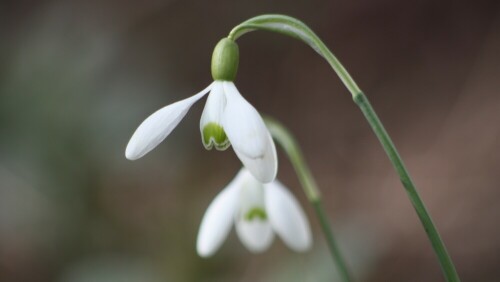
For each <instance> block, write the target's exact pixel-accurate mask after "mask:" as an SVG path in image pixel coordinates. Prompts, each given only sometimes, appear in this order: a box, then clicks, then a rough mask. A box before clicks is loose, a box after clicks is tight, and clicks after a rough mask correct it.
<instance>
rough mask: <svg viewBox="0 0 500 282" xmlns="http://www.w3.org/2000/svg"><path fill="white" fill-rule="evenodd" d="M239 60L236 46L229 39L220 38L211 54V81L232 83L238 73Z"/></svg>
mask: <svg viewBox="0 0 500 282" xmlns="http://www.w3.org/2000/svg"><path fill="white" fill-rule="evenodd" d="M239 60H240V52H239V50H238V45H237V44H236V43H235V42H234V41H233V40H231V39H229V38H222V39H221V40H220V41H219V43H217V45H216V46H215V49H214V52H213V54H212V77H213V79H214V80H227V81H234V79H235V78H236V73H237V72H238V63H239Z"/></svg>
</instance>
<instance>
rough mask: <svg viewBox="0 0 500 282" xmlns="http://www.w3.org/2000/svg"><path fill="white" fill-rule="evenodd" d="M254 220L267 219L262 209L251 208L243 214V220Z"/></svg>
mask: <svg viewBox="0 0 500 282" xmlns="http://www.w3.org/2000/svg"><path fill="white" fill-rule="evenodd" d="M255 218H259V219H260V220H266V219H267V213H266V211H265V210H263V209H262V208H257V207H256V208H252V209H251V210H249V211H248V212H247V213H246V214H245V220H247V221H252V220H253V219H255Z"/></svg>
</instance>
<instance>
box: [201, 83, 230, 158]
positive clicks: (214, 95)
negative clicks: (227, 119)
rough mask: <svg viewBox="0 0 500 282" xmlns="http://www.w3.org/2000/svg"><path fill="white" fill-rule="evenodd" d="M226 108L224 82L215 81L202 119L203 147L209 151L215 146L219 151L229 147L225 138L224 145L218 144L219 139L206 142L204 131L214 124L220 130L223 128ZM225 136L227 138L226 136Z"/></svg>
mask: <svg viewBox="0 0 500 282" xmlns="http://www.w3.org/2000/svg"><path fill="white" fill-rule="evenodd" d="M225 108H226V97H225V95H224V88H223V82H222V81H215V82H214V83H213V86H212V89H211V90H210V94H209V95H208V98H207V102H206V104H205V108H204V109H203V113H202V114H201V119H200V132H201V139H202V140H201V141H202V142H203V145H204V146H205V148H207V149H211V148H212V147H213V146H214V145H215V148H216V149H218V150H225V149H227V148H228V147H229V145H230V143H229V141H228V139H227V138H224V139H225V141H224V142H222V143H218V141H221V140H217V138H215V139H214V138H210V139H209V140H205V138H204V132H203V131H204V129H205V126H207V125H208V124H210V123H214V124H216V125H218V126H219V127H220V128H223V125H222V115H223V113H224V109H225ZM224 136H226V135H225V134H224Z"/></svg>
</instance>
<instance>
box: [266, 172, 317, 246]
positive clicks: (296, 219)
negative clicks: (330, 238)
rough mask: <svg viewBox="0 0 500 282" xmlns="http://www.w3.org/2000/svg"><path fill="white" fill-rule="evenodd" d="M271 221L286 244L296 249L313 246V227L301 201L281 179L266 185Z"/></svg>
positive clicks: (267, 209) (267, 204) (267, 208)
mask: <svg viewBox="0 0 500 282" xmlns="http://www.w3.org/2000/svg"><path fill="white" fill-rule="evenodd" d="M264 189H265V190H264V191H265V193H266V197H265V201H266V211H267V214H268V216H269V221H270V222H271V225H272V227H273V229H274V231H275V232H276V233H278V235H279V236H280V237H281V239H283V241H284V242H285V244H286V245H287V246H288V247H289V248H291V249H292V250H294V251H297V252H302V251H306V250H308V249H310V248H311V245H312V238H311V228H310V226H309V222H308V221H307V217H306V215H305V213H304V211H303V210H302V208H301V207H300V204H299V202H298V201H297V200H296V199H295V197H294V196H293V195H292V193H290V191H288V189H286V188H285V187H284V186H283V184H281V183H280V182H279V181H274V182H273V183H270V184H266V185H265V188H264Z"/></svg>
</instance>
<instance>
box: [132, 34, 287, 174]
mask: <svg viewBox="0 0 500 282" xmlns="http://www.w3.org/2000/svg"><path fill="white" fill-rule="evenodd" d="M238 61H239V52H238V45H236V43H235V42H234V41H232V40H230V39H228V38H224V39H222V40H221V41H220V42H219V43H218V44H217V45H216V46H215V49H214V53H213V55H212V77H213V78H214V82H212V83H211V84H210V85H209V86H208V87H207V88H205V89H204V90H202V91H201V92H199V93H197V94H195V95H193V96H191V97H189V98H187V99H184V100H181V101H178V102H176V103H173V104H170V105H168V106H166V107H164V108H161V109H159V110H158V111H156V112H155V113H153V114H152V115H150V116H149V117H148V118H147V119H146V120H144V121H143V122H142V124H141V125H140V126H139V127H138V128H137V130H136V131H135V133H134V134H133V136H132V138H131V139H130V141H129V143H128V145H127V149H126V151H125V155H126V157H127V158H128V159H130V160H136V159H139V158H141V157H142V156H144V155H145V154H147V153H148V152H149V151H151V150H152V149H154V148H155V147H156V146H157V145H158V144H159V143H161V142H162V141H163V140H164V139H165V138H166V137H167V136H168V135H169V134H170V133H171V132H172V130H174V128H175V127H176V126H177V125H178V124H179V122H180V121H181V120H182V119H183V118H184V116H185V115H186V113H187V112H188V111H189V109H190V108H191V106H192V105H193V104H194V103H195V102H197V101H198V100H200V99H201V98H202V97H203V96H205V95H206V94H207V93H208V92H210V94H209V95H208V99H207V103H206V105H205V109H204V110H203V114H202V116H201V120H200V131H201V137H202V142H203V145H204V146H205V148H207V149H212V148H213V147H215V148H216V149H217V150H225V149H227V148H228V147H229V146H230V145H232V146H233V149H234V152H235V153H236V155H237V156H238V158H239V159H240V160H241V162H242V163H243V165H244V166H245V167H246V168H247V169H248V170H249V171H250V172H251V174H252V175H253V176H254V177H255V178H257V179H258V180H259V181H261V182H263V183H268V182H271V181H273V180H274V179H275V178H276V173H277V170H278V161H277V156H276V148H275V145H274V142H273V140H272V137H271V135H270V133H269V131H268V130H267V128H266V126H265V124H264V121H263V120H262V117H261V116H260V115H259V113H258V112H257V110H255V108H254V107H253V106H252V105H251V104H250V103H248V102H247V101H246V100H245V98H243V96H241V94H240V93H239V91H238V89H237V88H236V86H235V85H234V83H233V81H234V79H235V77H236V72H237V70H238Z"/></svg>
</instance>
